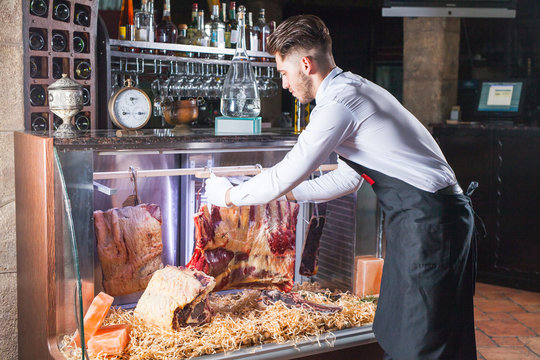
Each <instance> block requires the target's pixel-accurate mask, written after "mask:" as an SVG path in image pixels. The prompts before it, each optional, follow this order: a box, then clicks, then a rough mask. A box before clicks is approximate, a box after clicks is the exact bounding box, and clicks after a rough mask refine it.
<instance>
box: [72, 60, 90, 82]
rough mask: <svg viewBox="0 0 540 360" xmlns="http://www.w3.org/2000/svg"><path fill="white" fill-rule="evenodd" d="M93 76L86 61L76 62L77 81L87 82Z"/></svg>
mask: <svg viewBox="0 0 540 360" xmlns="http://www.w3.org/2000/svg"><path fill="white" fill-rule="evenodd" d="M91 74H92V68H91V67H90V63H89V62H88V61H86V60H75V79H81V80H87V79H89V78H90V75H91Z"/></svg>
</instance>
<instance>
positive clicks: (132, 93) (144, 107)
mask: <svg viewBox="0 0 540 360" xmlns="http://www.w3.org/2000/svg"><path fill="white" fill-rule="evenodd" d="M151 112H152V104H151V103H150V100H149V99H148V97H147V96H146V94H144V93H143V92H142V91H141V90H138V89H127V90H125V91H122V92H121V93H119V94H118V96H117V97H116V99H115V100H114V104H113V113H114V117H115V118H116V121H117V122H118V124H119V125H120V126H121V127H125V128H127V129H138V128H140V127H142V126H144V125H145V124H146V122H147V121H148V119H149V118H150V113H151Z"/></svg>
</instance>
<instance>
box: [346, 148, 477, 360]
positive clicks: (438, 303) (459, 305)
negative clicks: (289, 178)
mask: <svg viewBox="0 0 540 360" xmlns="http://www.w3.org/2000/svg"><path fill="white" fill-rule="evenodd" d="M342 159H343V158H342ZM343 160H344V161H345V162H346V163H347V164H349V166H351V167H352V168H353V169H355V170H356V171H357V172H358V173H359V174H360V175H362V177H364V178H365V179H366V180H368V182H369V183H370V184H371V185H372V187H373V190H374V192H375V194H376V196H377V199H378V201H379V204H380V206H381V207H382V210H383V211H384V214H385V234H386V256H385V260H384V267H383V274H382V280H381V290H380V296H379V302H378V305H377V311H376V314H375V320H374V323H373V331H374V333H375V336H376V338H377V340H378V342H379V344H380V345H381V347H382V348H383V350H384V351H385V352H386V353H387V354H388V355H389V356H390V357H391V358H392V359H393V360H401V359H404V360H405V359H407V360H415V359H430V360H432V359H452V360H469V359H476V343H475V334H474V315H473V294H474V282H475V279H474V278H475V274H476V271H475V270H476V248H475V243H474V242H473V231H474V216H473V210H472V205H471V201H470V198H469V196H468V195H470V194H469V193H468V194H441V193H438V192H436V193H430V192H428V191H423V190H420V189H418V188H416V187H414V186H412V185H409V184H407V183H405V182H403V181H401V180H399V179H396V178H393V177H390V176H387V175H385V174H382V173H380V172H378V171H374V170H371V169H368V168H365V167H363V166H361V165H358V164H356V163H354V162H352V161H350V160H347V159H343Z"/></svg>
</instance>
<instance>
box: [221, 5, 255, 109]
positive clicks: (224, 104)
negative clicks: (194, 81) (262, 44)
mask: <svg viewBox="0 0 540 360" xmlns="http://www.w3.org/2000/svg"><path fill="white" fill-rule="evenodd" d="M245 11H246V10H245V7H244V6H240V7H239V9H238V34H239V36H238V42H237V45H236V51H235V53H234V56H233V58H232V60H231V64H230V66H229V71H228V72H227V76H226V77H225V81H224V83H223V90H222V93H221V113H222V114H223V115H224V116H228V117H235V118H252V117H256V116H258V115H259V113H260V112H261V99H260V97H259V90H258V88H257V82H256V80H255V74H254V72H253V68H252V66H251V63H250V61H249V57H248V55H247V52H246V31H245V15H246V12H245Z"/></svg>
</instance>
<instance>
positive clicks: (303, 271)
mask: <svg viewBox="0 0 540 360" xmlns="http://www.w3.org/2000/svg"><path fill="white" fill-rule="evenodd" d="M315 206H316V207H317V208H318V210H319V211H318V212H317V214H315V215H313V216H312V217H311V220H310V221H309V226H308V230H307V234H306V239H305V241H304V249H303V250H302V260H301V261H300V270H299V273H300V275H304V276H313V275H317V272H318V271H319V243H320V241H321V236H322V232H323V228H324V223H325V222H326V203H322V204H317V205H315Z"/></svg>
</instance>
